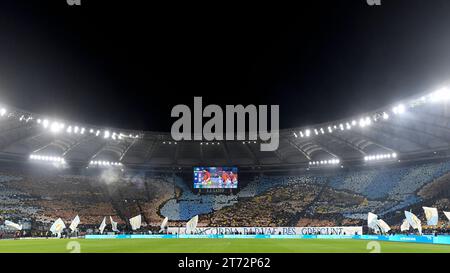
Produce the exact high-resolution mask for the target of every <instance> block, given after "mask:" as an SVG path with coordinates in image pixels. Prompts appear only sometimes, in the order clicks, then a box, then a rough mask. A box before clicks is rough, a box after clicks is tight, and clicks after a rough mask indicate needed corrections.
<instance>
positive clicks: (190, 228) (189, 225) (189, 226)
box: [186, 215, 198, 234]
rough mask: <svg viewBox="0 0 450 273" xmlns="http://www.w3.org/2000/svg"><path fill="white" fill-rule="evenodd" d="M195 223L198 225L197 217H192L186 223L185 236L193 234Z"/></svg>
mask: <svg viewBox="0 0 450 273" xmlns="http://www.w3.org/2000/svg"><path fill="white" fill-rule="evenodd" d="M197 223H198V215H196V216H194V217H192V219H191V220H189V221H188V222H187V223H186V234H191V233H193V232H194V231H195V229H196V228H197Z"/></svg>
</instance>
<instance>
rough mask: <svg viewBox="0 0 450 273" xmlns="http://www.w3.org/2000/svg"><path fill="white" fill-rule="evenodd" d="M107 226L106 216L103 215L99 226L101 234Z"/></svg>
mask: <svg viewBox="0 0 450 273" xmlns="http://www.w3.org/2000/svg"><path fill="white" fill-rule="evenodd" d="M105 227H106V216H105V217H103V221H102V223H101V224H100V227H99V228H98V229H99V230H100V234H103V231H104V230H105Z"/></svg>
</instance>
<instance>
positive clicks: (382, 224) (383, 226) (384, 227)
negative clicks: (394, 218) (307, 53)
mask: <svg viewBox="0 0 450 273" xmlns="http://www.w3.org/2000/svg"><path fill="white" fill-rule="evenodd" d="M377 225H378V227H379V228H380V231H382V232H384V233H388V232H389V230H391V227H389V225H388V224H386V222H385V221H383V220H381V219H379V220H378V221H377Z"/></svg>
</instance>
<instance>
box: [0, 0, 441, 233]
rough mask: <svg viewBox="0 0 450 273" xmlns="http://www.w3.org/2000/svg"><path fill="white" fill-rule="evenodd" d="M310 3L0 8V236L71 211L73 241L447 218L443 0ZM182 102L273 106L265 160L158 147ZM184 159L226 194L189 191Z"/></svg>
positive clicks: (41, 228)
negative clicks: (10, 224)
mask: <svg viewBox="0 0 450 273" xmlns="http://www.w3.org/2000/svg"><path fill="white" fill-rule="evenodd" d="M141 2H142V1H141ZM316 2H319V1H308V3H302V5H303V7H302V9H295V8H293V7H286V8H287V9H289V10H290V13H292V14H290V15H289V16H288V15H286V13H283V12H279V11H278V10H272V13H269V11H270V10H271V9H272V6H271V5H268V6H264V5H262V6H258V7H255V6H253V7H242V8H240V9H236V8H234V7H227V6H223V7H212V6H209V4H206V3H198V4H192V3H189V5H198V8H197V7H193V6H190V7H191V8H192V9H193V11H192V12H190V11H189V12H188V11H187V10H186V9H185V4H180V5H179V6H177V7H176V8H174V9H169V7H167V6H164V5H162V4H158V5H157V4H145V5H144V4H141V3H140V4H134V5H125V4H117V3H114V2H113V1H85V2H83V5H81V6H80V7H69V6H67V4H66V3H65V1H60V3H57V4H55V3H53V2H51V1H49V2H45V1H32V2H27V3H24V2H22V1H2V3H1V4H0V233H2V232H5V236H6V237H7V236H12V235H11V234H12V233H11V232H10V233H9V234H8V230H6V229H5V230H6V231H5V230H4V229H3V228H2V227H3V223H4V221H5V220H11V221H15V222H17V223H21V224H23V227H24V230H25V234H26V236H30V235H34V236H40V235H43V234H47V232H48V230H49V227H50V226H51V224H52V223H53V222H54V221H55V219H57V218H62V219H63V220H64V221H66V222H69V221H70V220H72V219H73V218H74V216H75V215H79V216H80V218H81V224H80V226H81V229H80V232H81V234H87V233H89V234H98V233H99V231H98V226H99V224H100V222H101V221H102V219H103V218H104V217H105V216H111V217H113V218H114V220H115V221H117V222H118V223H119V229H120V230H121V231H122V232H132V231H131V227H130V222H129V219H130V218H131V217H133V216H136V215H142V218H143V219H142V220H143V223H144V227H143V229H142V230H140V231H139V232H148V231H149V230H150V231H151V232H159V227H160V224H161V222H162V221H163V219H164V218H165V217H167V218H168V219H169V222H170V226H171V227H183V226H185V225H186V222H187V221H188V220H189V219H191V218H192V217H194V216H196V215H199V223H198V225H199V226H200V227H252V226H253V227H337V226H363V227H364V231H367V214H368V213H369V212H373V213H376V214H377V215H378V216H380V217H382V218H383V220H385V221H386V222H387V223H389V225H390V226H391V227H392V228H393V231H394V232H399V229H400V225H401V224H402V220H403V219H404V216H403V212H404V211H405V210H408V211H414V212H415V213H416V215H417V216H418V217H419V218H421V219H424V217H425V216H424V212H423V211H422V207H423V206H428V207H434V208H437V209H438V210H439V211H442V210H449V209H450V122H449V120H450V108H449V107H450V89H449V87H448V86H447V85H448V83H449V81H448V76H449V75H450V54H448V48H450V28H449V27H448V26H449V25H450V17H449V16H448V12H449V10H450V3H449V1H436V3H435V5H426V2H427V1H416V2H410V1H395V2H394V1H392V2H389V3H387V1H384V2H383V5H382V6H380V7H369V6H367V4H366V3H365V1H359V0H354V1H353V0H352V1H345V3H341V2H343V1H330V2H329V4H324V3H321V4H318V3H316ZM385 2H386V3H385ZM405 3H407V4H405ZM169 5H171V4H169ZM324 5H325V6H326V9H325V8H324ZM405 5H407V6H409V7H410V8H409V9H405V8H404V7H405ZM204 9H206V10H209V11H208V12H205V11H204ZM400 10H402V11H403V13H402V14H403V16H401V17H399V16H397V15H396V14H397V13H398V12H399V11H400ZM418 10H420V12H418ZM273 14H275V15H273ZM443 52H444V53H445V54H443ZM194 96H203V98H204V102H205V104H218V105H220V106H224V105H226V104H233V105H235V104H243V105H247V104H255V105H260V104H264V105H275V104H276V105H280V125H281V130H280V131H279V147H278V149H276V150H275V151H267V152H266V151H261V150H260V145H261V144H262V143H264V141H261V140H214V141H206V140H174V139H173V137H172V135H171V134H170V128H171V124H172V123H173V121H174V119H172V118H171V117H170V111H171V109H172V107H173V106H175V105H177V104H188V105H192V104H193V97H194ZM199 166H228V167H236V168H238V170H239V173H238V177H239V179H238V181H239V184H238V187H237V189H221V190H203V189H200V190H199V189H194V188H193V175H192V174H193V168H194V167H199ZM446 223H447V221H445V220H444V218H441V219H440V222H439V227H440V228H441V231H442V232H448V228H447V226H446V225H445V224H446ZM432 229H434V230H436V229H435V228H432V227H427V226H424V230H425V231H427V230H432ZM108 231H110V230H109V227H108ZM2 234H3V233H2ZM2 236H3V235H2Z"/></svg>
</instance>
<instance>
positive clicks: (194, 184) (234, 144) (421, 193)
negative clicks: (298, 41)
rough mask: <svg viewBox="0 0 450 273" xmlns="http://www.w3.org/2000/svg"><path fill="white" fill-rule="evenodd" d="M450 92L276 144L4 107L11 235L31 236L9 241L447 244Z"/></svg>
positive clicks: (202, 247) (421, 248)
mask: <svg viewBox="0 0 450 273" xmlns="http://www.w3.org/2000/svg"><path fill="white" fill-rule="evenodd" d="M449 101H450V89H449V88H448V87H447V86H442V87H441V88H439V89H437V90H431V91H430V92H424V93H422V94H418V95H417V96H414V97H410V98H405V99H404V100H403V101H399V102H398V103H396V104H393V105H388V106H386V107H384V108H380V109H376V110H373V111H369V112H366V113H364V114H361V115H358V116H354V117H348V118H346V119H342V120H330V121H329V122H326V123H322V124H312V125H310V126H306V127H299V128H289V129H282V130H280V134H279V135H280V139H279V147H278V149H277V150H276V151H273V152H261V151H260V149H259V147H260V144H261V143H260V142H261V141H260V140H255V141H239V140H235V141H229V140H227V141H194V140H193V141H186V140H182V141H175V140H173V139H172V137H171V135H170V133H164V132H148V131H130V130H122V129H120V128H102V127H97V126H94V125H92V126H91V125H87V124H83V123H77V122H70V121H61V120H58V119H48V118H47V117H45V116H43V115H39V114H34V113H30V112H26V111H22V110H18V109H15V108H13V107H12V106H4V107H3V108H1V109H0V113H1V119H0V122H1V134H2V137H1V141H2V142H1V162H2V163H1V170H0V171H1V191H0V195H1V200H2V202H1V207H0V210H1V212H2V214H1V217H2V221H3V223H4V224H3V225H2V233H1V234H2V235H1V236H2V239H19V240H2V241H0V251H2V252H11V251H12V252H15V251H18V252H21V251H25V252H28V251H31V252H35V251H36V252H41V251H44V252H47V251H49V252H54V251H55V252H67V249H66V245H67V243H68V242H67V240H72V239H77V241H76V242H82V243H81V245H82V246H83V248H84V247H85V248H86V249H85V251H88V252H89V251H92V252H96V251H99V252H109V251H113V252H117V251H119V252H142V251H143V252H146V251H150V252H151V251H156V252H171V251H180V249H184V250H186V251H188V252H197V251H199V252H203V251H208V252H209V251H211V247H212V246H214V248H213V250H212V251H216V252H227V251H231V252H233V251H244V252H245V251H249V252H255V251H256V252H259V251H262V252H265V251H268V252H272V251H273V252H286V251H287V252H303V251H308V252H334V251H337V252H346V251H355V252H367V248H366V246H367V242H366V241H367V240H369V241H373V240H376V241H382V242H386V243H382V247H383V248H385V251H393V252H398V251H399V252H409V251H416V252H428V251H430V252H434V251H436V252H440V251H445V252H447V251H449V250H450V244H449V243H450V236H449V237H447V236H446V235H445V234H447V233H448V232H449V230H448V223H449V217H450V213H449V212H448V211H446V210H449V205H450V204H449V194H450V192H449V190H448V189H449V183H450V149H449V148H450V147H449V143H450V137H449V132H450V125H449V123H448V120H449V113H448V107H449V104H448V103H449ZM55 238H63V239H66V240H54V239H55ZM333 239H336V240H333ZM78 240H82V241H78ZM192 240H194V241H195V243H193V241H192ZM168 241H170V242H168ZM299 241H300V243H299ZM417 243H420V244H417Z"/></svg>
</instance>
